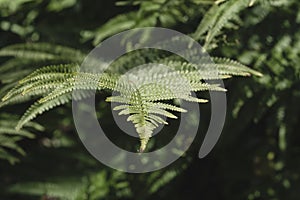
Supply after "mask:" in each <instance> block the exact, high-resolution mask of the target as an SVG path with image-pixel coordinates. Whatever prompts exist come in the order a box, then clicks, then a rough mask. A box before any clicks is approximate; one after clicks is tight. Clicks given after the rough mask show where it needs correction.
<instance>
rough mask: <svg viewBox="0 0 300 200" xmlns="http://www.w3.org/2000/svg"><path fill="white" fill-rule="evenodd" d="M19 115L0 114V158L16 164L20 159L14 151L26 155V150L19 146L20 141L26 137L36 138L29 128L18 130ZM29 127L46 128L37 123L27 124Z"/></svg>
mask: <svg viewBox="0 0 300 200" xmlns="http://www.w3.org/2000/svg"><path fill="white" fill-rule="evenodd" d="M17 121H18V117H17V116H14V115H10V114H4V113H2V114H1V115H0V159H5V160H7V161H9V162H10V163H11V164H14V163H15V162H17V161H18V160H19V159H18V158H17V157H16V155H14V153H13V152H17V153H18V154H21V155H25V151H24V150H23V149H22V148H21V146H19V144H18V142H19V141H20V140H23V139H25V138H28V139H32V138H34V136H35V135H34V133H32V132H31V131H29V130H25V129H22V130H16V129H15V126H16V124H17ZM27 128H30V129H35V130H38V131H43V130H44V128H43V127H42V126H40V125H39V124H37V123H33V122H31V123H29V124H27Z"/></svg>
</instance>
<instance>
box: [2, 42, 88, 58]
mask: <svg viewBox="0 0 300 200" xmlns="http://www.w3.org/2000/svg"><path fill="white" fill-rule="evenodd" d="M0 56H14V57H17V58H23V59H24V58H25V59H31V60H60V61H63V60H68V61H70V62H82V60H83V59H84V54H82V53H81V52H80V51H78V50H75V49H72V48H69V47H65V46H60V45H53V44H49V43H27V44H14V45H11V46H7V47H4V48H2V49H0Z"/></svg>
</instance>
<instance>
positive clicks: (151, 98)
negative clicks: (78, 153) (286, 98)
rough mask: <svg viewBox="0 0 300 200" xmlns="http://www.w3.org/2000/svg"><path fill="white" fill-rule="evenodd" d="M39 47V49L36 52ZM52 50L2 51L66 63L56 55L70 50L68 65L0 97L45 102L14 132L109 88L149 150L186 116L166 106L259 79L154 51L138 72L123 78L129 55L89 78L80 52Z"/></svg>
mask: <svg viewBox="0 0 300 200" xmlns="http://www.w3.org/2000/svg"><path fill="white" fill-rule="evenodd" d="M39 46H41V48H38V47H39ZM50 46H51V47H55V45H50V44H32V45H30V44H25V45H22V44H20V45H14V46H11V47H6V48H4V49H2V50H1V51H0V55H3V56H14V59H20V58H24V57H25V58H26V59H32V60H40V61H44V60H50V61H51V60H52V61H53V60H55V61H56V60H59V61H60V62H62V60H63V59H62V55H60V54H59V53H58V54H57V53H55V52H57V51H61V50H63V49H65V50H67V51H64V54H63V55H64V57H63V58H64V60H66V61H65V64H53V65H49V66H45V67H41V68H39V69H36V70H35V71H33V72H32V73H30V74H29V75H27V76H26V77H25V78H23V79H21V80H20V81H18V84H17V85H15V86H14V87H13V88H12V89H11V90H10V91H8V92H7V93H6V95H4V96H3V97H2V102H1V104H0V107H2V106H4V105H8V104H12V103H17V102H23V101H27V100H28V99H29V98H32V97H42V98H40V99H39V100H37V101H36V103H34V104H33V105H32V106H30V108H29V109H28V110H27V111H26V112H25V114H24V115H23V116H22V118H21V119H20V121H19V122H18V124H17V126H16V129H17V130H20V129H21V128H22V127H23V126H24V125H25V124H27V123H28V122H30V121H31V120H33V119H34V118H35V117H36V116H37V115H39V114H42V113H43V112H45V111H47V110H49V109H52V108H54V107H56V106H59V105H63V104H65V103H67V102H69V101H71V100H72V97H73V98H75V100H79V99H82V98H85V97H87V96H88V94H89V93H88V92H84V91H90V90H95V89H96V90H103V89H109V90H111V91H114V92H117V93H118V95H113V96H111V97H108V98H107V101H108V102H114V103H118V105H117V106H115V107H114V110H117V111H119V114H120V115H129V116H128V118H127V121H130V122H132V123H133V124H134V126H135V129H136V132H137V134H138V135H139V138H140V140H141V146H140V151H141V152H143V151H144V150H145V148H146V145H147V142H148V140H149V139H150V137H151V135H152V133H153V130H154V129H155V128H156V127H158V126H159V125H160V124H167V122H166V120H165V119H163V118H164V117H167V118H174V119H175V118H177V117H176V116H175V115H174V114H173V113H172V112H173V111H175V112H186V111H185V110H184V109H182V108H180V107H177V106H176V105H172V104H170V103H165V102H166V101H169V100H174V99H181V100H185V101H191V102H198V103H205V102H207V100H206V99H200V98H197V97H193V96H192V95H191V92H199V91H207V90H213V91H220V92H224V91H226V90H225V89H224V88H222V87H220V86H219V85H216V84H209V83H206V82H205V81H204V80H216V79H225V78H230V77H231V76H232V75H235V76H249V75H251V74H255V75H259V76H260V75H261V74H260V73H259V72H256V71H254V70H252V69H250V68H248V67H246V66H244V65H242V64H240V63H238V62H236V61H232V60H229V59H225V58H212V60H213V61H214V63H212V62H205V61H203V63H199V64H197V65H196V64H190V63H187V62H186V61H184V60H180V59H171V57H170V56H169V57H163V58H159V56H155V54H157V52H156V51H152V52H151V53H149V55H152V56H150V57H152V58H155V59H153V63H151V64H149V65H148V66H147V67H143V68H134V69H132V70H129V71H128V72H127V73H122V71H124V66H127V63H126V62H128V60H129V61H130V56H131V59H132V58H134V57H135V56H137V55H135V54H132V55H130V56H129V59H128V58H127V59H125V61H124V59H123V60H122V59H120V60H119V61H116V63H114V64H113V68H112V69H111V70H108V71H107V72H105V73H101V74H97V73H87V72H81V71H80V70H79V64H78V63H79V62H78V61H80V60H82V58H83V56H82V55H83V54H82V53H80V52H78V51H76V50H73V49H71V48H67V47H61V46H58V47H55V48H53V50H52V51H53V52H51V51H49V47H50ZM61 52H62V51H61ZM137 54H138V53H137ZM74 55H76V57H75V58H74ZM148 57H149V56H148ZM67 58H70V59H69V60H68V59H67ZM74 59H75V60H74ZM76 61H77V62H76ZM150 61H151V60H150ZM141 62H144V60H142V61H141ZM62 63H63V62H62ZM114 66H117V67H114ZM166 66H167V67H166ZM127 67H128V66H127ZM73 91H80V92H76V96H75V97H74V95H73V96H72V92H73Z"/></svg>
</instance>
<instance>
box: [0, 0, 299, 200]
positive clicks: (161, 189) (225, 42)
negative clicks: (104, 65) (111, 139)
mask: <svg viewBox="0 0 300 200" xmlns="http://www.w3.org/2000/svg"><path fill="white" fill-rule="evenodd" d="M237 1H240V2H239V3H240V4H241V5H240V6H236V4H235V2H237ZM213 2H214V1H213V0H206V1H201V0H187V1H183V0H169V1H168V0H153V1H148V0H147V1H137V0H131V1H126V2H121V3H118V4H117V6H116V5H115V2H113V1H97V0H76V1H75V0H74V1H73V0H64V1H56V0H13V1H12V0H0V17H1V21H0V29H1V31H0V37H1V39H0V46H1V47H4V46H6V45H8V44H15V43H20V42H37V41H38V42H48V43H58V44H63V45H68V46H71V47H75V48H80V50H81V51H83V52H88V50H89V49H91V48H92V47H93V46H94V45H96V44H98V43H99V42H101V41H102V40H103V39H105V38H106V37H108V36H110V35H112V34H115V33H117V32H119V31H122V30H126V29H128V28H133V27H141V26H163V27H170V28H173V29H175V30H178V31H181V32H183V33H188V34H191V35H192V36H193V37H195V38H196V39H197V40H198V41H199V42H200V44H203V45H205V44H206V47H207V49H208V50H209V52H210V54H211V55H214V56H222V57H224V56H226V57H229V58H234V59H237V60H239V61H240V62H242V63H244V64H246V65H248V66H253V68H255V69H256V70H258V71H261V72H263V74H264V77H263V78H253V79H235V80H229V81H226V82H225V84H226V87H227V88H228V92H227V97H228V108H227V110H228V114H227V121H226V125H225V129H224V131H223V134H222V137H221V139H220V141H219V142H218V144H217V146H216V147H215V149H214V150H213V152H212V153H211V154H210V155H208V157H206V158H204V159H201V160H200V159H198V158H197V153H198V150H199V147H200V145H201V141H202V137H203V134H204V133H205V129H206V127H207V124H208V120H209V117H206V116H209V114H210V112H209V105H207V106H201V114H202V115H201V119H202V121H201V128H200V130H199V134H198V135H199V136H198V138H197V140H196V141H195V142H194V144H193V145H192V147H191V148H190V149H189V151H188V152H187V153H186V155H185V156H184V157H182V158H180V159H179V160H178V161H176V162H175V163H173V164H172V165H171V166H169V167H167V168H165V169H163V170H160V171H157V172H153V173H146V174H126V173H121V172H118V171H115V170H112V169H109V168H107V167H105V166H103V165H101V164H100V163H99V162H98V161H96V160H95V159H93V158H92V157H91V156H90V155H89V154H88V152H86V150H85V149H84V147H83V145H82V144H81V142H80V141H79V139H78V137H77V135H76V133H75V131H74V129H73V124H72V118H71V116H72V115H71V111H70V110H71V109H70V105H67V106H65V107H60V108H57V109H55V110H53V111H51V112H49V113H47V114H45V115H44V116H41V117H40V118H39V119H38V122H39V123H40V124H42V125H43V126H45V131H41V130H42V129H39V128H37V129H36V128H34V127H33V129H32V130H33V132H36V131H40V132H41V133H38V134H35V136H36V139H33V140H32V139H31V140H28V139H25V140H19V139H20V138H19V137H23V136H19V135H18V136H17V135H16V136H14V137H13V138H16V139H11V140H9V143H10V146H14V145H15V144H18V145H17V146H15V147H17V148H15V149H16V150H17V152H19V153H21V154H23V153H24V150H25V151H26V152H27V155H26V156H25V157H20V156H18V155H17V154H16V151H11V150H10V149H9V148H5V149H4V150H5V152H7V153H8V154H12V155H13V156H9V157H7V158H9V160H10V162H11V163H14V162H15V161H16V159H20V160H21V162H19V163H18V164H15V165H10V164H9V163H8V162H6V161H4V160H3V161H2V160H1V161H0V177H1V179H0V198H1V199H26V200H30V199H114V200H115V199H138V200H142V199H174V200H177V199H184V198H189V199H211V200H214V199H230V200H235V199H236V200H240V199H249V200H260V199H270V200H297V199H299V196H300V193H299V188H300V180H299V179H300V171H299V169H300V148H299V142H300V136H299V134H297V132H298V131H297V130H298V124H299V119H300V116H299V115H300V106H298V103H299V102H300V92H299V86H300V62H299V61H300V29H299V25H300V14H299V9H300V2H299V1H298V0H244V1H241V0H227V1H224V2H223V1H217V2H219V6H217V5H214V4H213ZM209 15H211V16H209ZM203 16H208V17H203ZM202 19H211V20H206V22H205V21H203V20H202ZM221 19H222V20H221ZM201 20H202V23H200V21H201ZM223 20H224V22H225V23H221V22H222V21H223ZM105 22H107V23H105ZM204 22H205V23H204ZM199 24H200V25H199ZM199 26H201V27H202V28H199ZM203 27H207V28H204V29H203ZM197 30H205V31H204V32H203V31H202V32H197ZM215 31H216V32H215ZM1 62H2V65H1V67H0V70H3V71H1V74H0V78H1V85H0V86H1V88H0V89H1V95H2V94H4V92H5V91H6V90H7V88H10V87H12V86H13V85H14V84H15V81H16V80H18V79H19V78H20V77H22V76H24V75H26V74H28V73H29V72H30V71H32V70H34V69H36V68H38V67H39V66H41V65H42V64H45V62H43V63H33V62H32V61H31V62H26V61H25V60H23V59H21V60H18V61H16V63H19V64H20V62H23V63H22V65H21V66H22V67H21V69H22V70H20V73H13V72H14V71H15V70H11V69H13V68H10V66H16V63H13V61H10V63H8V62H9V61H7V60H6V58H1ZM47 62H48V61H47ZM51 62H55V61H51ZM65 62H66V63H68V62H69V61H68V60H67V61H65ZM5 66H6V67H5ZM5 68H7V69H9V70H8V71H6V69H5ZM23 70H24V71H23ZM26 70H27V71H26ZM5 71H6V72H7V73H4V72H5ZM9 71H10V72H9ZM22 71H23V74H22V73H21V72H22ZM10 74H11V75H10ZM9 84H11V85H10V86H9ZM101 98H102V99H100V102H101V113H99V117H100V120H101V121H103V124H104V126H106V127H109V128H110V129H111V131H112V132H117V131H118V129H117V128H116V127H114V126H113V124H111V120H110V119H111V118H110V117H107V115H109V114H110V107H109V105H106V104H105V103H103V99H105V98H104V97H101ZM30 103H31V102H29V104H30ZM24 109H25V107H24V105H18V104H17V105H14V106H11V107H7V108H3V109H1V115H0V117H1V121H0V124H1V123H2V122H3V121H5V120H6V119H7V116H8V115H7V114H5V113H14V114H20V113H22V112H23V111H24ZM104 116H105V118H104ZM9 118H11V117H9ZM172 123H173V121H172ZM174 123H175V122H174ZM2 124H3V125H2ZM2 124H1V127H0V130H1V128H6V126H7V127H10V128H11V127H13V126H14V124H12V123H5V122H4V123H2ZM111 127H112V128H111ZM11 130H13V129H11ZM0 132H1V131H0ZM7 133H8V131H6V133H5V134H7ZM3 134H4V133H3ZM17 134H19V133H17ZM201 134H202V135H201ZM26 135H27V134H25V135H24V136H26ZM0 136H2V132H1V133H0ZM28 136H31V134H30V135H28ZM120 140H122V137H120ZM133 144H134V143H130V144H129V145H133ZM19 147H20V148H22V150H21V149H19ZM8 154H7V155H8ZM1 155H5V154H1Z"/></svg>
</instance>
